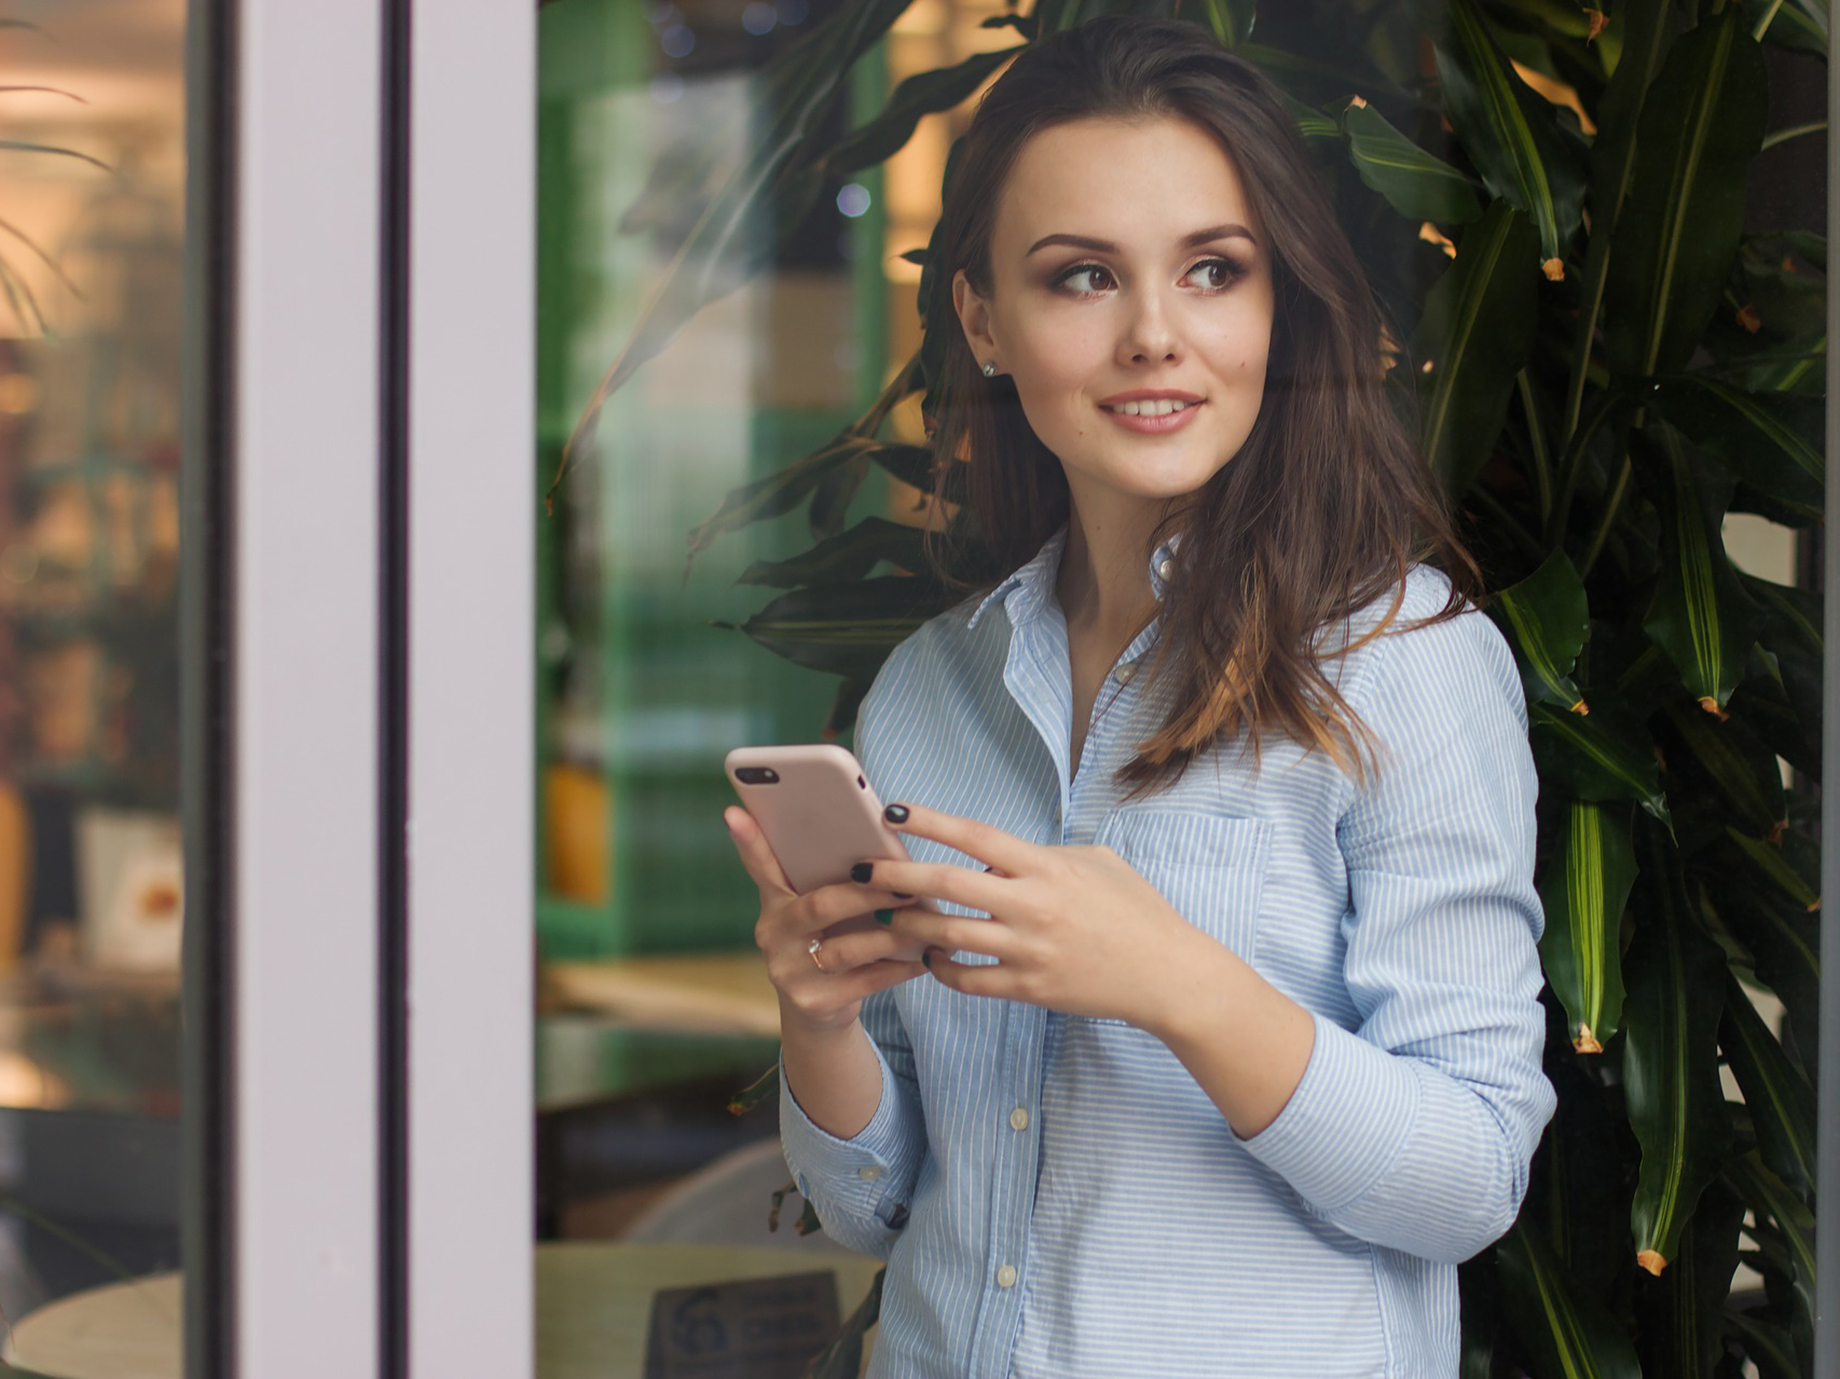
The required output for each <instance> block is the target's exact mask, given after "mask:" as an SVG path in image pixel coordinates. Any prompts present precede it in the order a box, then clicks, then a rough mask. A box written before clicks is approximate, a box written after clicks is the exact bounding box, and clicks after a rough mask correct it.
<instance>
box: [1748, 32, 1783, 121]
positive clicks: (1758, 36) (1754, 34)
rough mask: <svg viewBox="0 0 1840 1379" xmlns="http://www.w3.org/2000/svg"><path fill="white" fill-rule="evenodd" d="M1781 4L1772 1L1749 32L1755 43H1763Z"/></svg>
mask: <svg viewBox="0 0 1840 1379" xmlns="http://www.w3.org/2000/svg"><path fill="white" fill-rule="evenodd" d="M1782 2H1783V0H1772V3H1771V5H1770V7H1769V9H1767V10H1765V11H1764V12H1763V18H1761V19H1759V20H1758V21H1757V27H1756V28H1754V29H1752V30H1751V37H1752V38H1754V39H1756V40H1757V42H1759V43H1761V42H1763V36H1764V35H1765V34H1766V33H1768V32H1769V31H1770V21H1771V20H1772V19H1774V18H1776V11H1778V10H1780V9H1781V8H1782ZM1764 147H1765V148H1768V147H1769V145H1768V144H1765V145H1764Z"/></svg>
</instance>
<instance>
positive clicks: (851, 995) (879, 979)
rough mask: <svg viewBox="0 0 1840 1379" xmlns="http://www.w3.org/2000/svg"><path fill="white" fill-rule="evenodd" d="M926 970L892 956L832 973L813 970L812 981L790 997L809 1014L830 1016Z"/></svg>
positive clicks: (802, 984) (801, 985)
mask: <svg viewBox="0 0 1840 1379" xmlns="http://www.w3.org/2000/svg"><path fill="white" fill-rule="evenodd" d="M925 971H926V967H925V966H924V965H923V964H921V963H917V962H897V961H894V960H892V959H891V960H889V961H887V962H877V963H871V964H869V965H868V966H867V967H859V968H856V969H855V970H854V971H851V972H838V973H835V974H833V975H830V976H821V975H819V974H818V973H816V972H814V973H813V974H812V979H811V981H809V982H800V983H799V984H798V985H797V988H796V989H795V990H793V991H789V992H788V993H787V996H788V999H790V1000H791V1002H792V1004H793V1005H795V1006H797V1007H798V1008H799V1009H800V1010H801V1011H804V1012H805V1013H806V1014H808V1015H818V1016H824V1015H830V1014H832V1013H833V1012H835V1011H836V1010H837V1009H838V1008H839V1007H841V1006H848V1005H854V1004H856V1003H857V1002H858V1001H861V1000H862V999H864V998H865V997H868V996H873V995H874V994H875V993H876V992H878V991H886V990H888V988H889V987H891V986H899V985H900V984H901V983H902V982H908V981H912V980H913V979H914V978H915V977H918V976H920V975H922V974H923V973H925Z"/></svg>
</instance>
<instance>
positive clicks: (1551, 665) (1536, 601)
mask: <svg viewBox="0 0 1840 1379" xmlns="http://www.w3.org/2000/svg"><path fill="white" fill-rule="evenodd" d="M1489 611H1490V612H1491V613H1493V614H1495V618H1496V621H1497V622H1499V623H1501V624H1502V625H1503V626H1504V627H1505V628H1506V630H1507V631H1508V633H1509V638H1510V640H1511V641H1512V643H1513V645H1514V650H1515V653H1516V658H1517V659H1518V660H1519V661H1520V667H1521V684H1522V685H1523V686H1524V687H1525V689H1526V691H1527V698H1528V699H1529V700H1532V701H1536V702H1541V703H1548V704H1556V705H1558V706H1559V707H1560V708H1562V709H1565V710H1567V711H1569V712H1571V713H1587V712H1589V708H1588V706H1587V705H1586V704H1585V702H1584V696H1583V695H1582V694H1580V693H1579V692H1578V686H1577V685H1575V684H1573V683H1572V679H1571V673H1572V667H1573V666H1574V665H1575V664H1576V663H1577V660H1578V653H1579V652H1580V651H1582V650H1584V644H1585V640H1586V639H1587V638H1588V637H1589V636H1590V635H1591V609H1590V604H1589V602H1588V601H1587V599H1586V598H1585V592H1584V581H1582V580H1581V579H1579V578H1578V571H1577V570H1575V569H1574V568H1573V567H1572V562H1571V561H1570V560H1568V559H1567V558H1566V556H1565V552H1563V551H1554V552H1553V553H1552V555H1550V556H1548V557H1547V558H1546V560H1545V561H1544V562H1543V563H1542V564H1541V565H1540V568H1539V569H1537V570H1535V571H1534V572H1533V573H1532V574H1531V575H1528V576H1527V578H1526V579H1523V580H1522V581H1521V582H1520V583H1519V584H1515V585H1511V586H1510V587H1508V588H1506V589H1502V590H1499V591H1497V592H1496V594H1495V597H1494V598H1493V599H1491V600H1490V601H1489Z"/></svg>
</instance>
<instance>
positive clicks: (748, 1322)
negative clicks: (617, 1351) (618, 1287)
mask: <svg viewBox="0 0 1840 1379" xmlns="http://www.w3.org/2000/svg"><path fill="white" fill-rule="evenodd" d="M837 1326H838V1312H837V1277H836V1275H835V1274H833V1273H831V1272H829V1271H828V1270H826V1271H823V1272H819V1273H811V1274H789V1275H786V1276H784V1277H780V1278H754V1279H742V1280H739V1281H737V1282H734V1283H714V1284H707V1285H704V1286H702V1287H697V1288H668V1289H665V1290H663V1291H661V1292H659V1293H658V1294H657V1295H655V1296H654V1297H653V1299H652V1320H651V1325H650V1328H649V1329H648V1331H647V1340H646V1350H645V1379H799V1376H800V1375H801V1374H803V1373H804V1372H805V1367H806V1365H807V1364H809V1363H810V1361H811V1357H812V1356H814V1355H816V1354H817V1353H818V1352H819V1351H820V1350H822V1349H823V1348H824V1347H825V1345H826V1344H828V1343H829V1342H830V1340H831V1338H832V1337H833V1336H835V1335H836V1334H837Z"/></svg>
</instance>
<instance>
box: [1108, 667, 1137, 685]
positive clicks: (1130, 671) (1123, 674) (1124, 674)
mask: <svg viewBox="0 0 1840 1379" xmlns="http://www.w3.org/2000/svg"><path fill="white" fill-rule="evenodd" d="M1135 674H1137V662H1135V661H1126V662H1125V663H1124V664H1123V665H1121V666H1119V667H1118V669H1117V670H1115V671H1113V672H1112V677H1113V678H1114V679H1116V680H1117V681H1118V683H1119V684H1121V685H1128V684H1130V683H1131V677H1132V676H1133V675H1135Z"/></svg>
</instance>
